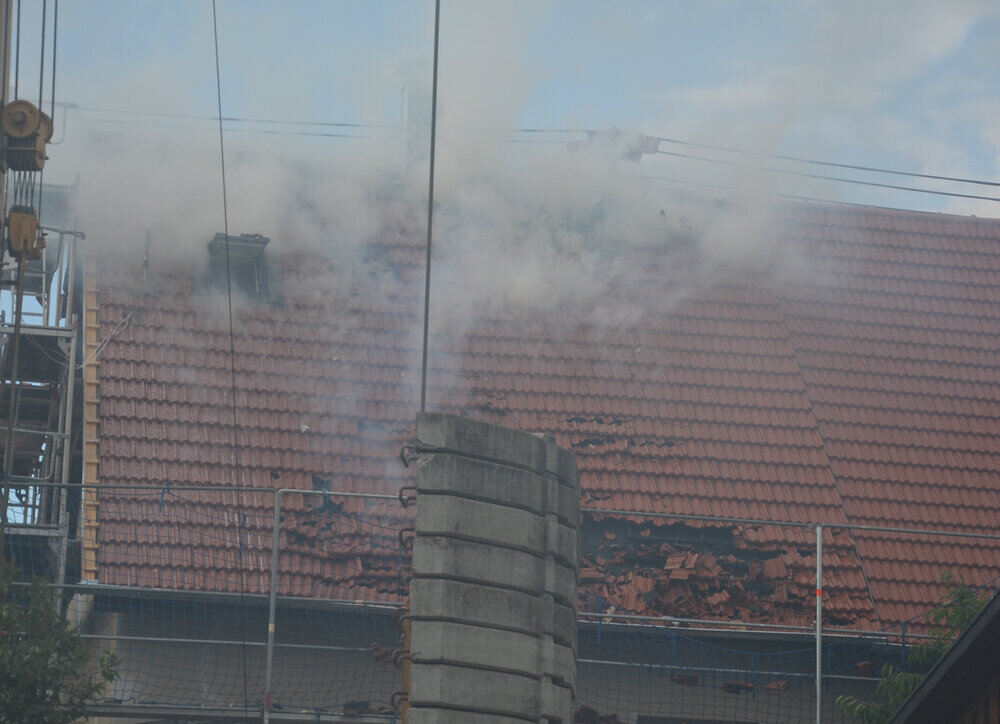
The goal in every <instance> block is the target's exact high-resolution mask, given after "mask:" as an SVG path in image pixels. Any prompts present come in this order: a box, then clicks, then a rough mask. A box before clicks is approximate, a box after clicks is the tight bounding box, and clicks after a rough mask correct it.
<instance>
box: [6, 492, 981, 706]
mask: <svg viewBox="0 0 1000 724" xmlns="http://www.w3.org/2000/svg"><path fill="white" fill-rule="evenodd" d="M99 500H100V533H99V536H100V537H99V543H100V545H99V546H98V549H97V551H98V557H97V560H96V566H97V571H98V581H97V582H86V581H84V582H82V583H79V584H74V585H67V586H66V587H64V588H63V589H62V591H63V595H62V597H61V599H60V600H61V603H62V606H63V610H64V611H65V612H66V615H67V617H68V618H69V620H70V621H72V622H74V624H75V625H77V626H78V627H79V630H80V632H81V634H82V636H83V637H84V639H85V640H86V641H87V642H88V644H90V646H91V648H92V650H93V652H94V658H93V660H92V666H93V668H95V669H96V665H97V657H98V656H99V654H100V652H102V651H111V652H114V653H115V654H117V655H118V656H119V658H120V660H121V664H120V666H119V669H118V673H119V678H118V679H117V680H116V681H115V682H113V683H112V684H110V685H108V686H107V687H106V688H105V690H104V691H103V692H102V695H101V697H100V698H99V700H98V702H97V703H99V704H102V705H104V706H112V707H113V706H119V705H120V706H122V707H128V706H130V705H134V706H142V707H159V708H162V709H163V710H164V711H169V710H170V709H171V708H185V709H187V710H190V709H199V710H206V711H207V710H228V711H230V712H232V711H238V710H246V711H248V712H254V713H255V715H256V714H257V713H259V712H260V711H261V710H262V709H263V708H264V707H265V706H266V705H267V700H268V695H270V706H271V709H272V711H274V712H288V713H296V714H309V715H317V716H321V715H324V714H327V715H342V714H370V715H376V716H378V715H382V716H386V717H392V716H395V714H394V713H393V710H392V699H393V694H394V693H395V692H398V691H400V690H402V688H403V676H402V672H401V669H400V668H398V666H397V664H398V663H399V662H398V660H397V661H396V663H394V662H393V652H394V651H395V650H396V649H397V648H398V647H399V645H400V636H401V634H400V628H399V626H398V623H397V618H398V616H399V615H400V613H401V612H402V607H403V606H404V605H405V603H406V600H407V584H406V577H405V572H406V570H407V568H408V563H409V552H408V549H407V546H406V541H407V531H408V529H409V527H410V525H411V518H410V515H411V514H412V510H406V509H403V508H402V507H401V506H400V505H399V503H398V502H397V501H396V500H394V499H391V498H388V496H378V495H371V496H366V495H358V496H354V495H345V494H338V493H335V492H325V491H322V490H320V491H283V492H282V493H281V494H280V496H278V495H276V493H275V492H274V491H264V490H258V491H243V492H237V491H232V490H221V489H174V490H171V489H162V490H124V489H114V488H109V489H104V490H101V491H100V496H99ZM276 504H277V505H278V506H279V507H278V508H277V516H276V515H275V513H276V509H275V505H276ZM39 530H40V529H39ZM5 537H6V545H7V550H8V552H9V554H10V555H11V557H12V558H13V560H14V561H15V562H16V564H17V565H18V567H19V568H20V570H21V572H22V574H23V576H24V577H25V578H27V577H30V576H40V577H43V578H48V579H49V580H51V579H52V577H53V574H54V571H55V561H56V559H57V554H58V540H59V538H58V536H54V535H49V534H48V533H45V532H44V531H43V532H38V531H36V532H35V533H31V534H29V533H28V532H27V531H25V530H23V529H20V528H17V527H14V528H10V529H8V531H7V534H6V536H5ZM275 545H276V546H277V547H276V549H275ZM275 552H276V553H277V555H276V557H275ZM69 560H71V561H72V560H73V556H72V555H70V556H69ZM275 561H276V564H277V565H276V567H275V566H274V562H275ZM77 572H78V571H76V570H75V569H73V567H72V566H70V569H69V571H68V576H69V578H70V579H72V578H73V577H74V576H75V575H76V573H77ZM961 573H962V572H961V571H956V572H955V573H954V580H955V581H957V582H961V581H962V580H964V577H963V576H961V575H960V574H961ZM973 573H975V572H973ZM885 578H886V579H887V580H891V577H890V576H886V577H885ZM904 583H906V585H912V582H904ZM998 583H1000V580H996V581H992V582H990V583H988V584H986V585H983V586H979V587H975V590H976V591H977V594H978V596H979V597H980V598H981V599H985V598H987V597H988V596H990V595H992V594H993V593H994V592H995V591H996V590H997V588H998V585H997V584H998ZM837 586H838V582H837V580H836V579H833V580H832V581H831V582H830V583H829V584H828V586H827V587H826V589H825V590H824V597H826V596H827V595H831V596H835V595H837V594H838V589H837ZM939 588H940V590H947V586H945V585H944V584H942V587H939ZM272 591H273V593H274V596H273V602H272V596H271V594H272ZM926 595H927V596H928V598H930V599H931V600H934V597H935V596H939V595H940V594H939V590H938V589H935V590H931V591H928V592H927V594H926ZM610 606H611V604H609V602H608V600H606V599H603V598H601V597H600V596H596V595H594V593H593V592H592V591H588V590H586V589H582V590H581V600H580V611H581V618H580V621H581V623H580V628H579V647H578V652H577V653H578V681H577V689H576V696H577V704H578V706H579V711H578V721H581V722H585V721H604V722H611V721H620V722H636V723H638V722H650V723H651V722H657V723H660V722H675V721H685V722H694V721H703V722H708V721H726V722H763V721H767V722H771V721H781V722H799V721H801V722H807V721H814V719H815V707H816V700H815V692H816V688H815V686H816V649H815V642H814V639H813V634H812V632H811V631H809V630H808V627H801V626H800V627H796V626H792V625H789V626H788V627H787V628H785V629H782V630H778V629H770V630H763V629H760V628H757V629H755V628H754V626H753V625H747V624H739V623H736V622H733V621H728V622H724V621H717V622H714V623H709V622H699V621H693V620H683V619H643V618H642V617H638V616H628V615H625V614H624V612H622V611H619V612H618V613H617V614H615V613H612V612H611V609H610ZM810 613H811V612H810V611H807V610H806V609H805V608H803V611H802V616H803V617H804V618H806V617H809V616H810ZM272 616H273V622H274V629H273V631H274V634H273V638H272V639H270V641H269V636H268V631H269V624H270V620H271V617H272ZM932 624H933V620H932V614H931V613H930V612H928V613H926V614H923V615H921V616H917V617H915V618H913V619H909V620H907V621H905V622H904V623H902V624H895V625H892V626H889V627H885V628H883V629H882V630H880V631H872V632H870V633H867V634H864V635H862V634H860V633H857V632H855V633H846V632H838V631H837V629H836V626H835V625H831V623H830V621H825V625H826V627H827V628H825V629H824V636H823V647H822V653H821V660H822V672H823V676H822V697H823V718H824V721H830V722H839V721H848V719H847V718H846V717H845V716H844V715H843V714H842V712H841V711H840V709H839V707H837V706H836V704H835V699H836V698H837V697H838V696H840V695H850V696H855V697H859V698H866V699H871V698H872V697H873V694H874V690H875V687H876V685H877V683H878V676H879V672H880V671H881V669H882V666H883V665H884V664H885V663H893V664H895V665H898V666H906V665H907V654H908V652H910V651H911V650H912V648H913V647H914V646H919V645H920V644H921V643H922V642H923V641H925V640H926V636H927V632H928V631H929V630H930V628H931V626H932ZM268 671H270V677H268Z"/></svg>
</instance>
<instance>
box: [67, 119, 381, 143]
mask: <svg viewBox="0 0 1000 724" xmlns="http://www.w3.org/2000/svg"><path fill="white" fill-rule="evenodd" d="M80 120H81V121H82V122H83V123H92V124H101V123H107V124H112V125H116V126H145V127H150V128H180V129H187V130H191V131H203V130H206V129H207V128H210V126H182V125H178V124H176V123H149V122H143V121H122V120H118V119H112V118H81V119H80ZM213 120H215V119H213ZM226 131H227V132H229V133H255V134H260V135H263V136H313V137H316V138H385V139H390V140H391V139H394V138H397V136H363V135H361V134H358V133H312V132H310V131H274V130H269V129H265V128H260V129H258V128H227V129H226Z"/></svg>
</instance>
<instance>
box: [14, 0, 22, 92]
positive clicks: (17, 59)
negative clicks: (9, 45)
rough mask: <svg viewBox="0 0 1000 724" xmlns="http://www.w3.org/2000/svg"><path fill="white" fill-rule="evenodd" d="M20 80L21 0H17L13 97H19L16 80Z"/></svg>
mask: <svg viewBox="0 0 1000 724" xmlns="http://www.w3.org/2000/svg"><path fill="white" fill-rule="evenodd" d="M20 80H21V0H17V35H16V36H15V37H14V98H15V99H16V98H19V97H20V95H19V94H18V90H17V89H18V82H19V81H20Z"/></svg>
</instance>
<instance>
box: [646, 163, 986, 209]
mask: <svg viewBox="0 0 1000 724" xmlns="http://www.w3.org/2000/svg"><path fill="white" fill-rule="evenodd" d="M657 153H658V154H661V155H664V156H674V157H677V158H689V159H693V160H695V161H707V162H708V163H718V164H722V165H724V166H735V167H738V168H756V169H759V170H761V171H766V172H768V173H781V174H785V175H788V176H801V177H804V178H815V179H821V180H824V181H838V182H840V183H848V184H859V185H861V186H875V187H878V188H883V189H896V190H897V191H913V192H916V193H920V194H933V195H935V196H953V197H956V198H960V199H978V200H980V201H1000V196H980V195H978V194H962V193H958V192H957V191H936V190H934V189H923V188H919V187H916V186H899V185H897V184H884V183H879V182H877V181H861V180H860V179H852V178H843V177H842V176H827V175H825V174H820V173H808V172H806V171H792V170H790V169H783V168H771V167H768V166H752V165H750V164H745V163H737V162H736V161H728V160H725V159H721V158H709V157H708V156H696V155H695V154H692V153H678V152H677V151H657Z"/></svg>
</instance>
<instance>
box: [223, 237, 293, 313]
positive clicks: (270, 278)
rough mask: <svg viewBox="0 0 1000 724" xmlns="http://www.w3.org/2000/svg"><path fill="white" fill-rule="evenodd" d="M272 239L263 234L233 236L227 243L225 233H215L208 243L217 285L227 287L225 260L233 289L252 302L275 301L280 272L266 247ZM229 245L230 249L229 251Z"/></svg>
mask: <svg viewBox="0 0 1000 724" xmlns="http://www.w3.org/2000/svg"><path fill="white" fill-rule="evenodd" d="M270 241H271V240H270V239H268V238H267V237H266V236H261V235H260V234H240V235H239V236H234V235H232V234H230V236H229V243H228V244H226V235H225V234H221V233H220V234H216V235H215V236H214V237H212V240H211V241H210V242H208V254H209V275H210V278H211V280H212V283H214V284H215V285H216V286H218V287H219V288H221V289H225V288H226V267H227V264H226V257H227V255H228V259H229V263H228V267H229V274H230V278H231V279H232V286H233V290H239V291H241V292H242V293H243V294H246V295H247V296H249V297H251V298H253V299H266V300H271V301H275V292H276V287H277V283H278V281H279V280H277V279H276V278H275V277H277V271H276V270H275V269H274V268H273V267H274V265H273V264H272V263H271V260H270V259H269V258H268V254H267V250H266V248H265V247H267V245H268V243H269V242H270ZM227 246H228V249H227Z"/></svg>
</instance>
